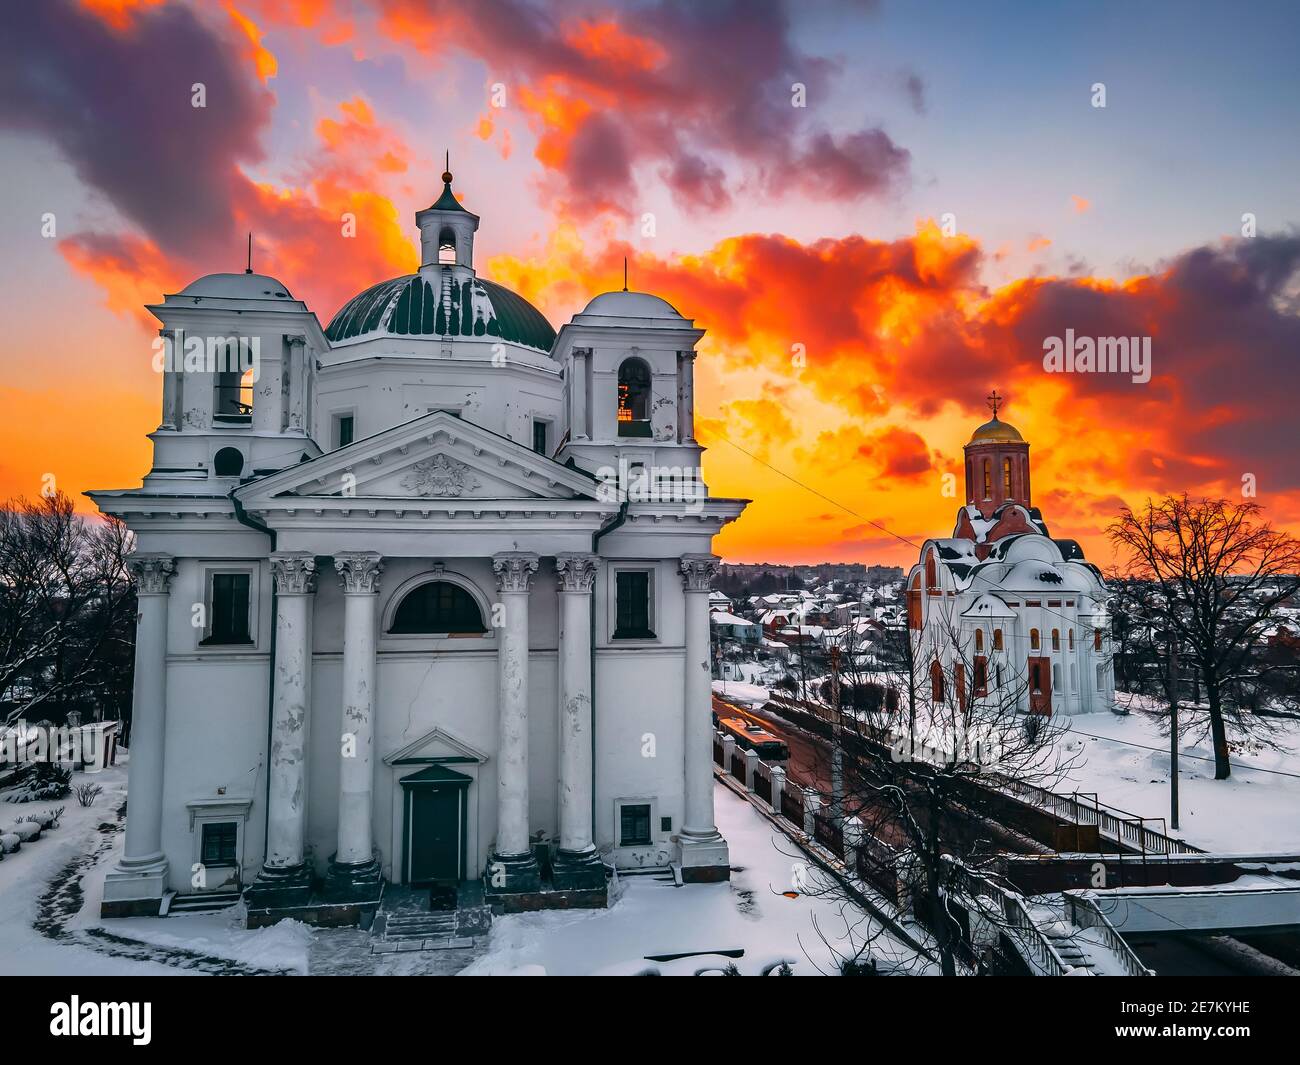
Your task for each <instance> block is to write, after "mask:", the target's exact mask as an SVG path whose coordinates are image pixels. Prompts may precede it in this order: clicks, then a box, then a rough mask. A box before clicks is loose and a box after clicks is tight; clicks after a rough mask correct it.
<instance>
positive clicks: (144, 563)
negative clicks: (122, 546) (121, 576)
mask: <svg viewBox="0 0 1300 1065" xmlns="http://www.w3.org/2000/svg"><path fill="white" fill-rule="evenodd" d="M126 564H127V566H128V567H129V568H130V570H131V573H132V574H133V575H134V577H135V593H136V595H166V594H167V592H168V587H167V586H168V584H169V583H170V582H171V579H172V575H173V574H174V573H175V572H176V559H175V558H174V557H173V556H171V555H166V554H163V553H162V552H160V551H150V552H145V553H136V554H132V555H128V556H127V559H126Z"/></svg>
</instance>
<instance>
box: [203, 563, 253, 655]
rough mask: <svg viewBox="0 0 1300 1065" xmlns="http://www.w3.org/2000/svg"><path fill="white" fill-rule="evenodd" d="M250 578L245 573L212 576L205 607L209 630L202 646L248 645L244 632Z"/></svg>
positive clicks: (248, 633) (246, 620) (246, 621)
mask: <svg viewBox="0 0 1300 1065" xmlns="http://www.w3.org/2000/svg"><path fill="white" fill-rule="evenodd" d="M250 580H251V575H250V574H247V573H214V574H212V595H211V598H210V603H209V607H208V609H209V611H210V617H211V622H212V624H211V626H210V627H209V629H208V637H207V639H205V640H204V641H203V642H204V643H205V644H214V643H252V642H253V637H252V634H251V633H250V632H249V628H248V587H249V582H250Z"/></svg>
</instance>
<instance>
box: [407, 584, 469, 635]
mask: <svg viewBox="0 0 1300 1065" xmlns="http://www.w3.org/2000/svg"><path fill="white" fill-rule="evenodd" d="M388 631H389V632H392V633H397V634H408V635H409V634H412V633H429V634H433V635H452V636H462V635H466V636H468V635H474V636H477V635H479V634H480V633H483V632H485V631H487V630H486V629H485V627H484V625H483V614H482V612H481V611H480V610H479V608H478V603H477V602H475V600H474V597H473V596H472V595H470V594H469V592H467V591H466V590H465V589H464V588H462V587H460V585H458V584H452V583H451V581H429V582H428V583H427V584H421V585H420V586H419V587H418V588H414V589H412V590H411V591H410V592H408V593H407V595H406V597H405V598H404V599H403V600H402V601H401V603H399V604H398V607H397V612H396V613H395V614H394V615H393V624H392V625H391V626H390V628H389V630H388Z"/></svg>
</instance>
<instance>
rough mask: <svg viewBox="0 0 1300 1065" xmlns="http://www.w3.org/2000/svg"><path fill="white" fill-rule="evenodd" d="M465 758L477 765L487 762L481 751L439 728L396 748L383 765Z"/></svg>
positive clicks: (386, 757)
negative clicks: (422, 760)
mask: <svg viewBox="0 0 1300 1065" xmlns="http://www.w3.org/2000/svg"><path fill="white" fill-rule="evenodd" d="M466 758H468V759H469V760H470V761H473V762H477V763H478V764H479V765H482V764H483V763H484V762H486V761H487V760H488V756H487V755H486V754H484V753H483V752H482V751H480V750H478V749H477V748H475V747H472V746H470V745H469V744H468V743H466V742H465V741H464V740H461V739H458V738H457V737H455V736H453V735H452V734H451V733H450V732H448V731H447V730H446V729H444V728H441V727H439V728H434V729H433V730H431V731H429V732H426V733H425V734H424V735H423V736H421V737H420V738H419V739H415V740H412V741H411V742H410V743H408V744H407V745H406V746H405V747H400V748H398V749H397V750H396V751H394V752H393V753H392V754H389V755H386V756H385V757H384V764H385V765H397V764H399V763H408V764H409V763H411V762H413V761H416V760H421V759H430V760H434V759H436V760H443V759H453V760H457V761H459V760H462V759H466Z"/></svg>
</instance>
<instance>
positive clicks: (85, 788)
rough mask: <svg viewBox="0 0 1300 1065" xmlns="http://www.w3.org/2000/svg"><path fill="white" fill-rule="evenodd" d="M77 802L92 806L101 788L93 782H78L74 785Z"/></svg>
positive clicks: (101, 790)
mask: <svg viewBox="0 0 1300 1065" xmlns="http://www.w3.org/2000/svg"><path fill="white" fill-rule="evenodd" d="M75 790H76V795H77V802H78V803H79V804H80V805H82V806H94V805H95V800H96V799H98V798H99V796H100V795H101V793H102V792H103V790H104V789H103V788H102V787H101V786H100V785H98V784H95V783H93V782H87V783H85V784H78V785H77V787H76V789H75Z"/></svg>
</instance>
